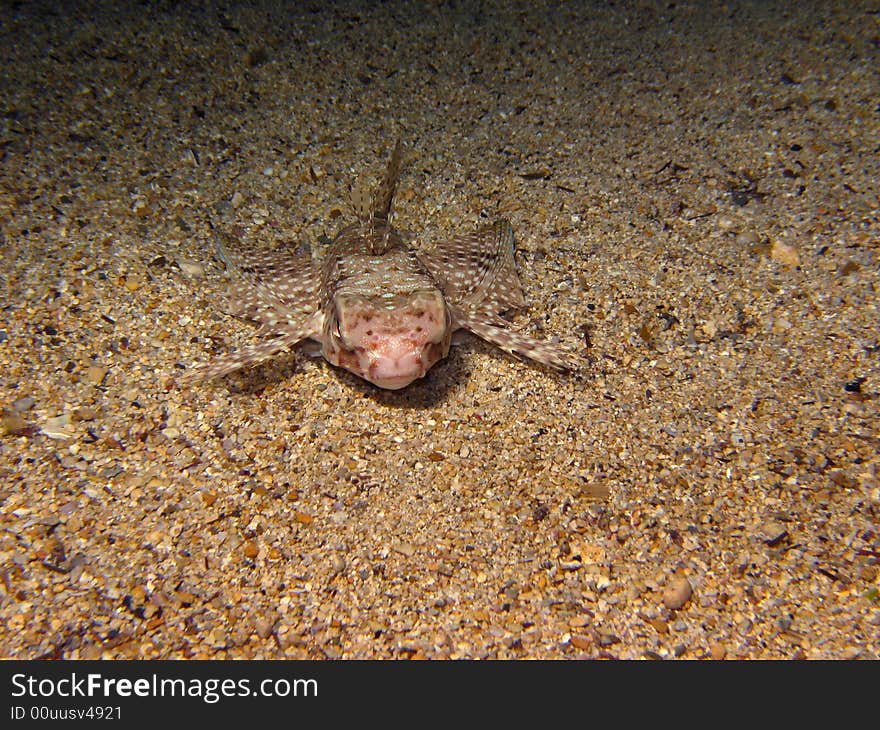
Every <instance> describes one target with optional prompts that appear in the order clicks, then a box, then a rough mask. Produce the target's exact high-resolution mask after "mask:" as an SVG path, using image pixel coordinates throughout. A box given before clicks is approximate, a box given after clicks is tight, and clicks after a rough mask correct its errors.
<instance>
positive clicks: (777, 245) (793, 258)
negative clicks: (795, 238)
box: [770, 240, 801, 266]
mask: <svg viewBox="0 0 880 730" xmlns="http://www.w3.org/2000/svg"><path fill="white" fill-rule="evenodd" d="M770 258H771V259H773V260H774V261H777V262H778V263H780V264H785V265H786V266H800V264H801V256H800V254H799V253H798V250H797V249H796V248H795V247H794V246H790V245H789V244H787V243H783V242H782V241H779V240H774V241H773V243H772V245H771V246H770Z"/></svg>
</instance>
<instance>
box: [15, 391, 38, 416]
mask: <svg viewBox="0 0 880 730" xmlns="http://www.w3.org/2000/svg"><path fill="white" fill-rule="evenodd" d="M36 403H37V399H36V398H34V397H32V396H29V395H26V396H25V397H24V398H19V399H18V400H17V401H14V402H13V404H12V409H13V410H14V411H17V412H18V413H24V412H25V411H29V410H30V409H31V408H33V407H34V406H35V405H36Z"/></svg>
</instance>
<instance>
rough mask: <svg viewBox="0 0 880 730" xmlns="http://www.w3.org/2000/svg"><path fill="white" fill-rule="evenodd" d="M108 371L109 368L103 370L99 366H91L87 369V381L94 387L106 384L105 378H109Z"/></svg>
mask: <svg viewBox="0 0 880 730" xmlns="http://www.w3.org/2000/svg"><path fill="white" fill-rule="evenodd" d="M108 371H109V368H102V367H101V366H99V365H90V366H89V367H87V368H86V372H85V379H86V381H87V382H89V383H91V384H92V385H100V384H101V383H103V382H104V378H105V377H107V372H108Z"/></svg>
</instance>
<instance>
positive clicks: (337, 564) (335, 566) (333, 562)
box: [330, 553, 345, 575]
mask: <svg viewBox="0 0 880 730" xmlns="http://www.w3.org/2000/svg"><path fill="white" fill-rule="evenodd" d="M330 569H331V571H332V573H333V575H339V574H340V573H341V572H342V571H343V570H345V558H344V557H342V555H340V554H339V553H333V556H332V557H331V558H330Z"/></svg>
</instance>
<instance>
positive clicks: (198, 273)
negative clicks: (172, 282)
mask: <svg viewBox="0 0 880 730" xmlns="http://www.w3.org/2000/svg"><path fill="white" fill-rule="evenodd" d="M177 265H178V266H179V267H180V271H181V272H182V273H183V275H184V276H185V277H186V278H187V279H204V278H205V267H204V266H202V265H201V264H198V263H195V262H194V261H186V260H184V259H178V260H177Z"/></svg>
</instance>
